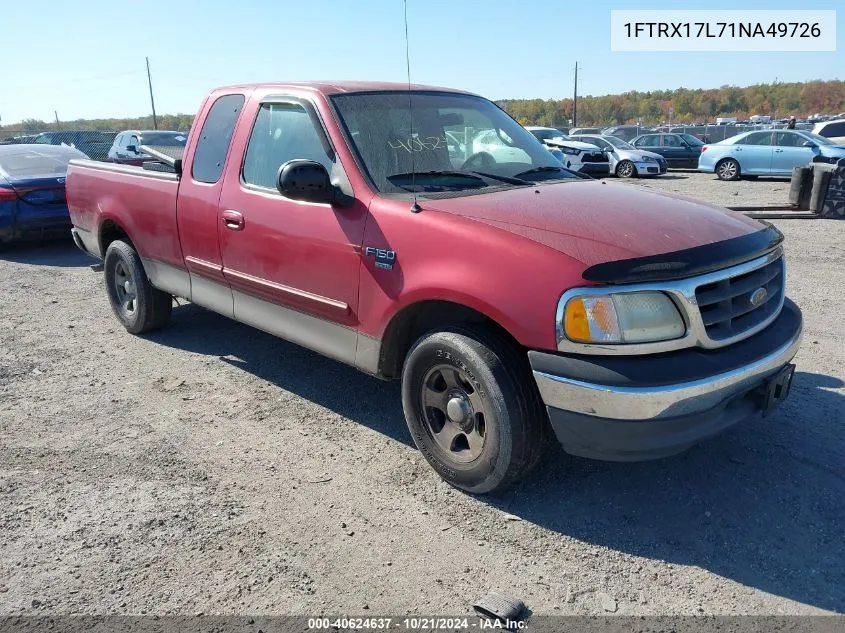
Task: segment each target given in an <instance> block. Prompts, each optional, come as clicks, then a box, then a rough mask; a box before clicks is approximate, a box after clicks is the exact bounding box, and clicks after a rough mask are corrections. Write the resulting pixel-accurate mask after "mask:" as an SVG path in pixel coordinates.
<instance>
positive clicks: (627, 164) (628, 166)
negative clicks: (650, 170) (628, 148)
mask: <svg viewBox="0 0 845 633" xmlns="http://www.w3.org/2000/svg"><path fill="white" fill-rule="evenodd" d="M636 175H637V168H636V167H635V166H634V163H632V162H631V161H629V160H620V161H619V162H618V163H617V164H616V177H617V178H633V177H634V176H636Z"/></svg>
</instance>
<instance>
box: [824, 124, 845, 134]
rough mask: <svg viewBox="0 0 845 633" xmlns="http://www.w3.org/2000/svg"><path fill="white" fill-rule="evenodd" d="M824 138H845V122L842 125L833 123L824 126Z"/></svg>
mask: <svg viewBox="0 0 845 633" xmlns="http://www.w3.org/2000/svg"><path fill="white" fill-rule="evenodd" d="M822 136H826V137H827V138H831V137H832V136H845V121H843V122H841V123H831V124H830V125H826V126H824V129H822Z"/></svg>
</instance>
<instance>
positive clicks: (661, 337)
mask: <svg viewBox="0 0 845 633" xmlns="http://www.w3.org/2000/svg"><path fill="white" fill-rule="evenodd" d="M563 331H564V333H565V334H566V337H567V338H568V339H569V340H571V341H576V342H578V343H646V342H653V341H668V340H671V339H675V338H681V337H682V336H683V335H684V334H685V332H686V326H685V325H684V320H683V319H682V318H681V315H680V313H679V312H678V309H677V308H676V307H675V304H674V303H672V300H671V299H670V298H669V297H668V296H666V295H665V294H663V293H662V292H628V293H613V294H608V295H584V296H582V297H578V296H576V297H572V298H571V299H569V301H567V302H566V306H565V308H564V313H563Z"/></svg>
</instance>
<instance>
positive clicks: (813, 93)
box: [0, 80, 845, 137]
mask: <svg viewBox="0 0 845 633" xmlns="http://www.w3.org/2000/svg"><path fill="white" fill-rule="evenodd" d="M498 104H499V105H500V106H502V107H503V108H504V109H505V110H507V112H509V113H510V115H511V116H513V117H514V118H515V119H517V120H518V121H519V122H520V123H521V124H523V125H543V126H548V127H565V126H568V125H570V120H571V119H572V99H569V98H567V99H503V100H500V101H498ZM843 111H845V81H839V80H834V81H808V82H803V83H800V82H799V83H771V84H755V85H753V86H746V87H745V88H740V87H738V86H722V87H721V88H710V89H697V90H690V89H687V88H678V89H676V90H653V91H649V92H638V91H632V92H623V93H622V94H615V95H604V96H601V97H594V96H585V97H578V124H579V125H582V126H584V125H618V124H622V123H639V124H641V125H653V124H658V123H664V122H672V123H675V122H677V123H695V122H712V121H713V119H715V118H716V117H719V116H735V117H737V118H739V119H747V118H748V117H749V116H751V115H752V114H768V115H770V116H772V117H777V118H782V117H787V116H790V115H795V116H796V117H799V118H802V117H806V116H809V115H812V114H816V113H823V114H825V113H826V114H837V113H840V112H843ZM157 118H158V128H159V129H160V130H180V131H187V130H189V129H190V127H191V123H192V122H193V119H194V115H192V114H163V115H161V116H158V117H157ZM152 127H153V121H152V117H151V116H146V117H136V118H126V119H120V118H110V119H77V120H75V121H61V122H60V123H59V124H58V129H62V130H110V131H116V130H128V129H150V128H152ZM55 129H57V125H56V122H55V121H53V122H46V121H41V120H39V119H24V120H23V121H21V122H20V123H15V124H12V125H6V126H3V127H2V128H0V135H2V136H3V137H5V136H7V135H8V134H9V131H11V130H14V131H15V132H16V133H18V134H34V133H36V132H44V131H47V130H55Z"/></svg>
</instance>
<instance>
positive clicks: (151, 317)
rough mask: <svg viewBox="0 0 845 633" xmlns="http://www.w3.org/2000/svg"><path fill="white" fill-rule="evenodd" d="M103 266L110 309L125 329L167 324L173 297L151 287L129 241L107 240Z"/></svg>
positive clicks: (134, 331) (134, 330) (143, 329)
mask: <svg viewBox="0 0 845 633" xmlns="http://www.w3.org/2000/svg"><path fill="white" fill-rule="evenodd" d="M103 270H104V275H103V276H104V278H105V283H106V292H107V293H108V296H109V303H110V304H111V308H112V311H114V314H115V316H116V317H117V320H118V321H120V323H121V324H122V325H123V327H125V328H126V329H127V331H129V332H131V333H132V334H142V333H144V332H150V331H151V330H155V329H158V328H161V327H164V326H165V325H167V322H168V321H170V309H171V307H172V306H173V297H172V296H171V295H169V294H167V293H166V292H162V291H161V290H159V289H157V288H154V287H153V285H152V284H151V283H150V280H149V279H148V278H147V273H146V272H144V266H143V264H142V263H141V258H140V257H138V253H137V252H136V251H135V249H134V248H133V247H132V246H131V245H130V244H128V243H126V242H124V241H122V240H115V241H114V242H112V243H111V244H109V247H108V248H107V249H106V256H105V259H104V261H103Z"/></svg>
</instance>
